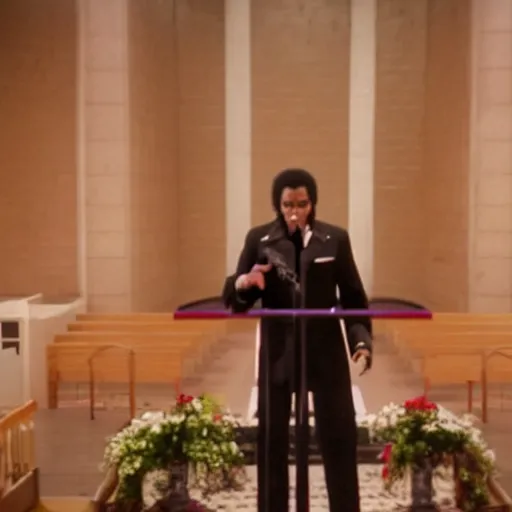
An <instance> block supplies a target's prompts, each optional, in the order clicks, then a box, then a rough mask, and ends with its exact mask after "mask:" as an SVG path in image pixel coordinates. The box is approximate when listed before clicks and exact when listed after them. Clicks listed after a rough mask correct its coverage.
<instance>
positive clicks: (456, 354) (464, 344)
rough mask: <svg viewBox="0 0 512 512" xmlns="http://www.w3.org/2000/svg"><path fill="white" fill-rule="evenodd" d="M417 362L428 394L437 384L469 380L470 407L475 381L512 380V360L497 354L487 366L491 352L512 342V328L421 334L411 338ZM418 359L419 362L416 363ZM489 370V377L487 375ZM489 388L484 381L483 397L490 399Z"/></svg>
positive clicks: (459, 382)
mask: <svg viewBox="0 0 512 512" xmlns="http://www.w3.org/2000/svg"><path fill="white" fill-rule="evenodd" d="M410 343H411V346H410V349H411V357H413V358H414V360H415V361H414V362H413V366H416V368H417V371H418V372H419V373H420V374H421V377H422V379H423V383H424V392H425V394H427V393H428V392H429V391H430V389H431V388H432V386H433V385H443V384H444V385H446V384H465V385H466V386H467V402H468V411H469V412H471V411H472V407H473V391H474V385H475V383H479V382H480V383H481V384H482V381H483V380H484V379H485V380H486V382H494V383H502V384H503V383H510V382H512V360H511V359H508V358H503V357H502V358H499V359H498V358H496V359H494V360H493V361H492V364H490V363H489V366H488V367H487V370H486V364H487V363H486V358H487V354H488V353H493V352H494V351H495V350H497V349H500V348H502V347H507V346H509V347H510V346H512V331H511V330H510V329H509V330H508V331H503V332H501V333H500V332H492V333H489V332H485V331H479V332H478V331H474V330H472V331H461V332H446V333H438V334H437V335H436V336H435V337H432V336H431V335H430V334H429V333H424V334H423V336H420V335H419V334H418V335H417V336H416V337H415V338H414V341H410ZM414 363H416V364H414ZM484 372H486V377H484V376H483V374H484ZM486 395H487V389H484V385H483V384H482V401H483V402H484V401H486V400H487V398H486Z"/></svg>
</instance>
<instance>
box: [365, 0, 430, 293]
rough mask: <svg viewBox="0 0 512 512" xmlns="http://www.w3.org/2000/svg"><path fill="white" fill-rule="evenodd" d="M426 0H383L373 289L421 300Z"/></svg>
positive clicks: (377, 97)
mask: <svg viewBox="0 0 512 512" xmlns="http://www.w3.org/2000/svg"><path fill="white" fill-rule="evenodd" d="M426 20H427V0H414V2H411V1H410V0H379V1H378V2H377V61H376V84H375V170H374V286H373V293H374V295H376V296H382V295H385V296H394V297H400V298H406V299H410V300H418V301H422V300H423V299H424V297H425V291H424V290H425V289H424V283H423V271H424V264H423V254H424V251H425V248H426V241H427V240H426V236H425V220H426V219H425V214H424V209H423V197H422V196H423V130H424V128H423V119H424V98H425V85H426V83H425V68H426V44H427V25H426Z"/></svg>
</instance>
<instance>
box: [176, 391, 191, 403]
mask: <svg viewBox="0 0 512 512" xmlns="http://www.w3.org/2000/svg"><path fill="white" fill-rule="evenodd" d="M192 400H194V397H193V396H190V395H184V394H183V393H181V394H179V395H178V398H176V403H177V404H178V405H185V404H189V403H190V402H192Z"/></svg>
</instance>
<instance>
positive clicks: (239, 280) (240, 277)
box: [235, 274, 247, 292]
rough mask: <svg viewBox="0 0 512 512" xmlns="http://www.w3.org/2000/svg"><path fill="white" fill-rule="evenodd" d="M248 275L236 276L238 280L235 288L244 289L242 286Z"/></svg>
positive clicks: (237, 289)
mask: <svg viewBox="0 0 512 512" xmlns="http://www.w3.org/2000/svg"><path fill="white" fill-rule="evenodd" d="M246 277H247V276H246V275H245V274H242V275H241V276H238V277H237V278H236V281H235V290H236V291H237V292H238V291H240V290H242V286H243V284H244V282H245V279H246Z"/></svg>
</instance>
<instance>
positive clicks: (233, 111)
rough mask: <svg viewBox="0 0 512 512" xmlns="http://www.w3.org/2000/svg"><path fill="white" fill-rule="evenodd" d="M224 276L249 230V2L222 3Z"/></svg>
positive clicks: (233, 266)
mask: <svg viewBox="0 0 512 512" xmlns="http://www.w3.org/2000/svg"><path fill="white" fill-rule="evenodd" d="M225 13H226V14H225V16H226V19H225V45H226V46H225V52H226V54H225V55H226V57H225V58H226V274H229V273H232V272H234V271H235V268H236V263H237V260H238V256H239V254H240V250H241V248H242V246H243V243H244V239H245V234H246V233H247V231H248V230H249V228H250V227H251V105H252V102H251V0H225Z"/></svg>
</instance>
